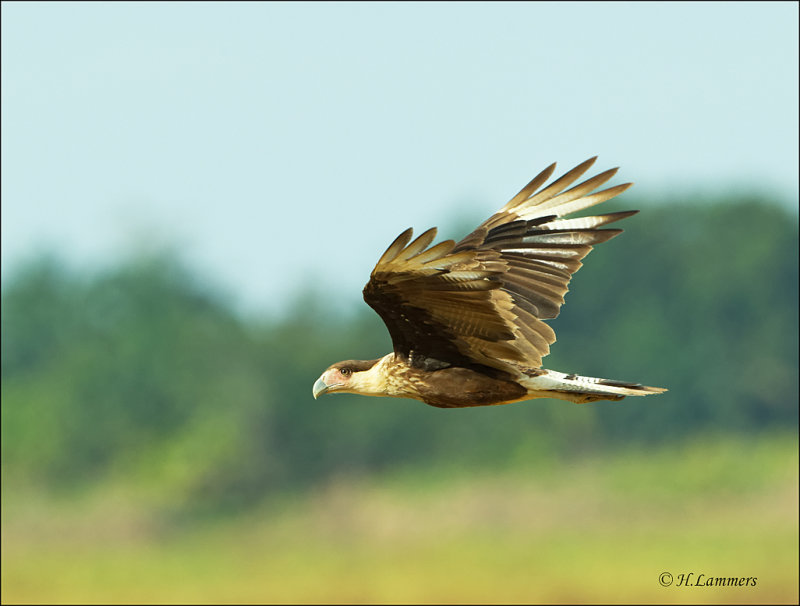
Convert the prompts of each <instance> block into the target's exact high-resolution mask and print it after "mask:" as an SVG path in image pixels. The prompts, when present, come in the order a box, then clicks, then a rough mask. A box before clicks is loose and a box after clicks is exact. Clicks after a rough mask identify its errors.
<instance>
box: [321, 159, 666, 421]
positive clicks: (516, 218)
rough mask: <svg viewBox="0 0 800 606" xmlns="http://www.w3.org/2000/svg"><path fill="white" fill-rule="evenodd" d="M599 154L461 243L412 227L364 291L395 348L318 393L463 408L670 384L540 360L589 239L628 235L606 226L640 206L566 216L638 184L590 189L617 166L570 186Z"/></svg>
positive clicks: (328, 375)
mask: <svg viewBox="0 0 800 606" xmlns="http://www.w3.org/2000/svg"><path fill="white" fill-rule="evenodd" d="M595 160H596V157H595V158H590V159H589V160H587V161H586V162H583V163H582V164H580V165H579V166H577V167H575V168H573V169H572V170H571V171H569V172H568V173H566V174H565V175H564V176H562V177H561V178H559V179H557V180H555V181H553V182H552V183H551V184H550V185H548V186H547V187H543V188H542V185H543V184H544V183H545V182H546V181H547V180H548V179H549V178H550V176H551V175H552V173H553V171H554V169H555V164H552V165H550V166H548V167H547V168H546V169H545V170H544V171H542V172H541V173H540V174H539V175H538V176H536V177H535V178H534V179H533V180H532V181H531V182H530V183H528V185H526V186H525V187H524V188H523V189H522V191H520V192H519V193H518V194H517V195H516V196H514V197H513V198H512V199H511V201H510V202H509V203H508V204H506V205H505V206H504V207H503V208H501V209H500V210H499V211H498V212H496V213H495V214H494V215H492V216H491V217H489V218H488V219H487V220H486V221H484V222H483V223H482V224H481V225H480V226H479V227H478V228H477V229H476V230H475V231H473V232H472V233H471V234H469V235H468V236H467V237H466V238H464V239H463V240H461V241H460V242H458V243H456V242H454V241H452V240H446V241H444V242H439V243H438V244H436V245H434V246H431V243H432V242H433V239H434V237H435V236H436V228H432V229H429V230H428V231H426V232H425V233H423V234H422V235H420V236H419V237H417V239H416V240H414V241H413V242H411V235H412V230H411V229H407V230H406V231H404V232H403V233H402V234H400V235H399V236H398V237H397V239H396V240H395V241H394V242H392V244H391V245H390V246H389V248H388V249H387V250H386V252H385V253H383V256H381V258H380V259H379V260H378V263H377V265H375V269H373V270H372V274H371V276H370V280H369V282H368V283H367V285H366V286H365V287H364V300H365V301H366V302H367V304H368V305H369V306H370V307H372V308H373V309H374V310H375V311H376V312H378V315H380V317H381V318H382V319H383V321H384V323H385V324H386V327H387V328H388V329H389V334H390V335H391V337H392V344H393V348H394V351H393V352H392V353H390V354H387V355H385V356H383V357H382V358H378V359H376V360H345V361H343V362H338V363H336V364H334V365H332V366H330V367H329V368H328V369H327V370H326V371H325V372H324V373H322V376H320V378H319V379H317V382H316V383H314V389H313V394H314V397H315V398H316V397H318V396H319V395H321V394H324V393H356V394H363V395H370V396H393V397H400V398H414V399H417V400H422V401H423V402H425V403H426V404H430V405H431V406H438V407H441V408H461V407H465V406H488V405H492V404H508V403H510V402H518V401H521V400H530V399H533V398H559V399H562V400H571V401H573V402H593V401H595V400H621V399H622V398H624V397H625V396H644V395H649V394H654V393H661V392H663V391H666V390H665V389H662V388H660V387H646V386H644V385H640V384H637V383H627V382H623V381H612V380H609V379H597V378H593V377H583V376H580V375H576V374H566V373H562V372H556V371H553V370H546V369H543V368H541V361H542V358H543V357H544V356H546V355H547V354H548V353H549V351H550V344H551V343H554V342H555V340H556V335H555V333H554V332H553V329H552V328H550V326H548V325H547V324H546V323H545V322H544V321H545V320H549V319H552V318H555V317H556V316H558V313H559V310H560V309H561V305H562V304H563V303H564V294H565V293H566V292H567V285H568V283H569V281H570V278H571V277H572V274H574V273H575V272H576V271H578V269H579V268H580V267H581V259H583V257H585V256H586V255H587V254H588V253H589V251H590V250H592V246H594V245H595V244H600V243H601V242H605V241H606V240H610V239H611V238H613V237H614V236H616V235H617V234H619V233H620V232H621V231H622V230H621V229H599V228H600V227H602V226H604V225H608V224H610V223H614V222H616V221H619V220H620V219H624V218H626V217H629V216H631V215H633V214H635V213H636V212H638V211H635V210H631V211H624V212H614V213H609V214H604V215H597V216H593V217H580V218H573V219H564V218H563V217H565V216H567V215H570V214H572V213H575V212H578V211H580V210H583V209H585V208H589V207H590V206H594V205H595V204H599V203H600V202H605V201H606V200H609V199H611V198H613V197H614V196H616V195H618V194H620V193H622V192H623V191H625V190H626V189H628V187H630V185H631V183H625V184H622V185H617V186H615V187H610V188H608V189H604V190H601V191H597V192H594V193H592V192H593V191H594V190H595V189H596V188H598V187H599V186H601V185H602V184H604V183H605V182H606V181H608V180H609V179H611V177H613V176H614V174H615V173H616V172H617V169H616V168H614V169H611V170H607V171H605V172H603V173H600V174H599V175H596V176H594V177H592V178H590V179H587V180H585V181H583V182H581V183H579V184H578V185H575V186H574V187H571V188H570V189H567V188H568V187H569V186H570V185H572V183H573V182H575V181H577V180H578V179H579V178H580V177H581V175H583V174H584V173H585V172H586V171H587V170H588V169H589V167H590V166H592V164H594V161H595ZM540 188H541V189H540ZM409 242H411V243H410V244H409Z"/></svg>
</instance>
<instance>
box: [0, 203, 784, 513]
mask: <svg viewBox="0 0 800 606" xmlns="http://www.w3.org/2000/svg"><path fill="white" fill-rule="evenodd" d="M628 204H630V205H631V206H635V202H634V203H630V202H629V203H628ZM610 210H613V209H610ZM623 227H625V229H626V233H625V234H624V235H623V236H622V237H620V238H618V239H616V240H614V241H613V242H611V243H609V244H607V245H603V246H600V247H598V249H597V250H596V251H595V252H593V253H592V255H590V256H589V257H588V258H587V259H586V264H587V265H588V266H589V269H588V270H583V271H581V272H579V273H578V274H577V275H576V277H575V279H574V280H573V283H572V290H574V291H575V292H574V293H570V294H568V296H567V305H566V306H565V307H564V308H563V309H562V314H561V316H560V317H559V318H558V319H557V320H555V321H554V322H553V323H552V324H553V326H554V328H555V330H556V333H557V334H558V337H559V340H558V342H557V343H556V344H555V345H554V346H553V353H552V354H551V355H550V356H549V357H548V358H546V359H545V365H546V366H547V367H548V368H554V369H557V370H566V371H570V372H580V373H581V374H587V375H595V376H604V377H609V378H614V379H622V380H636V381H640V382H643V383H647V384H651V385H659V386H664V387H668V388H669V389H670V391H669V392H668V393H667V394H664V395H662V396H658V397H653V398H649V399H647V400H645V401H640V400H634V399H631V398H629V399H626V400H623V401H622V402H620V403H597V404H593V405H585V406H574V405H569V404H566V403H564V402H555V401H549V400H538V401H534V402H530V403H520V404H514V405H511V406H501V407H489V408H478V409H466V410H458V411H448V410H440V409H435V408H431V407H427V406H425V405H423V404H421V403H419V402H412V401H402V400H395V399H389V398H381V399H378V398H371V399H370V398H362V397H358V396H346V395H340V396H336V397H325V398H321V399H320V400H317V401H315V400H313V399H312V398H311V385H312V383H313V381H314V379H315V378H316V377H317V376H318V375H319V374H320V373H321V372H322V370H323V369H324V368H325V367H327V366H328V365H329V364H330V363H332V362H334V361H337V360H340V359H345V358H349V357H353V358H373V357H378V356H380V355H383V354H385V353H387V352H388V351H390V350H391V343H390V340H389V337H388V333H387V332H386V329H385V328H384V326H383V324H382V323H381V321H380V319H379V318H378V316H377V315H376V314H374V313H373V312H372V310H370V309H369V308H368V307H367V306H366V305H361V306H360V307H359V308H358V309H357V310H354V311H353V313H352V314H350V315H348V314H343V313H341V312H336V311H331V310H330V309H329V308H328V307H327V306H326V301H325V293H319V292H314V291H306V292H301V293H298V294H297V295H296V298H295V300H294V301H287V310H288V312H287V315H286V316H285V317H282V318H280V319H271V320H268V321H261V322H257V321H252V320H245V319H242V318H240V317H237V316H236V314H234V313H233V311H232V310H231V306H230V305H229V304H228V303H227V302H226V301H225V300H224V298H222V297H221V296H220V295H219V294H217V293H215V292H214V291H213V290H211V289H210V288H209V287H208V286H207V285H205V284H204V283H202V282H201V281H200V280H199V279H198V278H196V277H195V276H193V274H192V273H191V272H188V271H187V270H185V269H184V268H182V266H181V264H180V263H179V262H178V261H177V260H176V259H175V258H174V256H172V255H169V254H165V253H162V254H156V255H152V256H146V257H141V258H137V259H133V260H131V261H130V262H128V263H126V264H123V265H121V266H119V267H117V268H114V269H113V270H111V271H107V272H105V273H102V274H99V275H94V276H86V275H76V274H75V273H72V272H70V271H67V270H66V269H65V268H64V267H63V266H62V265H60V264H59V262H58V260H57V259H55V258H54V257H52V256H49V257H43V258H41V259H39V260H37V261H35V262H32V263H30V264H28V265H25V266H22V267H19V268H17V271H16V272H15V273H14V274H13V275H11V276H9V277H8V278H7V279H6V280H5V281H4V287H3V293H2V308H3V309H2V311H3V313H2V465H3V477H4V482H8V481H15V479H26V480H30V481H36V482H40V483H43V484H45V485H47V486H51V487H59V486H60V487H75V486H81V485H85V484H87V483H91V482H97V481H102V480H103V479H104V478H107V477H109V476H110V475H113V474H117V475H119V474H122V477H124V478H126V479H127V481H130V482H136V483H137V485H139V486H142V487H148V486H149V487H151V488H152V492H153V493H154V494H156V493H157V494H159V495H160V496H159V498H161V499H162V500H163V501H164V503H165V504H166V505H167V506H170V507H178V508H184V509H186V508H187V506H188V505H187V504H191V505H192V507H193V508H194V509H198V508H199V509H203V508H210V509H214V508H219V507H239V506H244V505H247V504H249V503H252V502H254V501H256V500H258V499H260V498H263V497H264V496H265V495H268V494H270V493H271V492H272V491H279V490H283V489H285V488H287V487H299V486H303V485H307V484H308V483H309V482H314V481H317V480H319V479H321V478H325V477H330V476H332V475H335V474H342V473H345V474H353V473H374V472H378V471H380V470H383V469H387V468H389V467H393V466H407V467H421V466H431V465H442V464H444V465H448V466H451V467H457V466H464V467H465V468H466V467H468V468H470V469H471V468H473V467H474V466H476V465H482V466H489V467H491V466H495V465H505V464H508V463H509V462H513V461H515V460H525V461H531V460H532V459H539V460H546V459H547V457H551V456H577V455H579V454H580V453H581V452H585V451H587V450H592V449H597V448H602V447H605V446H608V445H610V444H613V443H615V442H630V441H640V442H651V441H654V440H667V439H676V438H682V437H685V436H686V435H688V434H697V433H702V432H707V431H714V432H720V431H733V432H747V431H758V430H761V429H768V428H774V427H791V428H794V429H796V427H797V422H798V408H797V401H798V400H797V399H798V383H797V366H798V342H797V341H798V321H797V305H798V295H797V293H798V272H797V253H798V250H797V242H798V230H797V217H796V216H795V215H792V214H791V213H789V212H788V211H787V210H785V209H783V208H781V207H779V206H776V205H773V204H769V203H767V202H765V201H761V200H757V199H751V200H746V199H743V200H722V201H719V202H718V203H715V204H704V203H697V204H692V205H691V206H690V205H672V206H669V207H667V206H662V207H658V208H651V209H649V210H648V211H647V212H645V213H642V214H641V215H637V216H636V217H633V218H631V219H629V220H627V221H626V224H625V225H624V226H623ZM378 252H380V251H378ZM365 279H366V278H365Z"/></svg>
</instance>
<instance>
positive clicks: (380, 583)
mask: <svg viewBox="0 0 800 606" xmlns="http://www.w3.org/2000/svg"><path fill="white" fill-rule="evenodd" d="M6 488H7V487H6ZM797 511H798V441H797V434H796V433H794V432H789V433H787V432H772V433H764V434H760V435H755V436H745V437H740V436H730V435H728V436H716V437H715V436H705V437H702V438H695V439H690V440H685V441H683V442H680V443H671V444H667V445H663V446H659V447H658V448H655V449H652V448H646V447H644V446H638V447H635V448H622V449H616V450H613V451H606V452H603V453H602V454H586V453H584V454H582V455H581V457H580V458H563V457H562V458H550V459H547V460H546V461H532V462H530V463H524V462H519V463H517V464H514V465H513V466H511V467H509V468H508V469H506V470H505V471H502V472H498V471H496V470H495V471H491V470H479V471H477V472H470V471H469V470H468V469H466V468H464V467H463V466H457V465H452V466H448V465H447V464H442V463H437V464H435V465H434V466H432V467H430V468H428V469H426V470H420V469H419V468H418V467H410V468H409V469H408V470H407V471H405V472H404V471H403V470H397V471H393V472H392V473H390V474H386V475H383V476H346V475H343V476H338V477H334V478H332V479H331V480H329V481H328V482H326V483H324V484H320V485H317V486H316V487H314V488H311V489H308V490H305V491H296V492H284V493H282V494H280V495H273V496H272V497H271V498H269V499H267V500H265V501H264V503H263V504H262V505H261V506H260V507H256V508H254V509H251V510H248V511H246V512H245V513H241V514H239V515H233V516H228V517H219V516H213V517H207V518H198V519H195V520H190V521H185V522H183V523H182V524H179V525H175V524H170V523H167V522H165V521H164V520H163V519H162V517H160V515H161V514H159V512H158V509H157V508H154V507H152V505H151V504H148V501H147V498H146V497H144V496H142V495H138V494H137V493H136V491H135V490H132V489H131V487H130V485H129V484H123V483H121V484H120V485H119V486H117V487H113V486H111V485H109V484H106V485H104V486H103V487H101V488H99V489H98V490H96V491H95V492H94V493H92V494H85V493H82V494H81V496H75V495H73V496H71V497H69V496H64V495H61V496H58V497H52V496H46V495H44V494H43V493H33V492H30V491H25V490H22V489H20V490H18V491H17V490H13V491H11V490H8V489H6V490H4V491H3V509H2V523H3V534H2V550H3V558H2V600H3V602H4V603H12V602H13V603H35V602H38V603H122V602H128V603H131V602H142V603H153V602H159V603H187V602H198V603H209V602H214V603H264V602H283V603H299V602H326V603H332V602H333V603H366V602H380V603H387V602H414V603H432V602H435V603H478V602H481V603H530V602H562V603H566V602H574V603H579V602H592V603H598V602H600V603H602V602H607V603H648V602H659V603H778V602H780V603H797V601H798V572H797V570H798V549H797V547H798V520H797ZM662 572H670V573H671V574H673V576H674V577H675V578H676V579H677V578H678V575H679V574H682V573H689V572H693V573H695V579H696V578H697V575H698V574H705V575H706V576H707V577H708V576H723V577H732V576H736V577H750V576H754V577H757V579H758V581H757V585H756V586H755V587H734V588H723V587H709V588H707V587H675V586H672V587H662V586H660V585H659V582H658V579H659V575H660V574H661V573H662Z"/></svg>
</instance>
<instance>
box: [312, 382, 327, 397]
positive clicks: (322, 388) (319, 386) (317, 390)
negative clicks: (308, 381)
mask: <svg viewBox="0 0 800 606" xmlns="http://www.w3.org/2000/svg"><path fill="white" fill-rule="evenodd" d="M328 389H329V386H328V384H327V383H325V381H323V380H322V377H320V378H319V379H317V382H316V383H314V389H313V391H312V393H313V394H314V399H315V400H316V399H317V398H318V397H319V396H321V395H322V394H324V393H325V392H326V391H328Z"/></svg>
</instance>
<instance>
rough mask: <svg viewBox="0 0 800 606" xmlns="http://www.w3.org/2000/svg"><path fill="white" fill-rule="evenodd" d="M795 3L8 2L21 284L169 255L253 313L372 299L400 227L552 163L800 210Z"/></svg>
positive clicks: (5, 247) (14, 251) (10, 257)
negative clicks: (320, 297) (768, 199)
mask: <svg viewBox="0 0 800 606" xmlns="http://www.w3.org/2000/svg"><path fill="white" fill-rule="evenodd" d="M797 23H798V4H797V3H794V2H783V3H769V2H759V3H745V2H735V3H600V2H598V3H522V2H513V3H473V2H470V3H458V2H446V3H286V4H284V3H255V2H246V3H230V2H226V3H212V2H203V3H188V2H187V3H183V2H181V3H82V4H73V3H28V2H25V3H23V2H19V3H17V2H4V3H3V4H2V268H3V272H4V275H5V274H6V273H7V270H9V269H13V267H14V266H16V265H17V264H19V263H20V261H21V260H23V259H25V258H28V257H29V256H30V255H32V254H34V253H35V252H36V251H37V250H41V249H43V248H47V249H50V250H55V251H57V252H59V253H61V254H63V255H64V256H65V257H66V258H67V259H68V260H69V261H70V262H71V263H73V264H75V265H77V266H88V267H102V266H107V265H108V264H111V263H113V262H114V261H115V260H117V259H119V258H121V257H124V256H125V255H128V254H130V253H131V252H132V251H136V250H140V249H148V248H158V247H160V246H165V245H168V246H173V247H175V248H176V249H177V250H178V251H179V252H180V253H181V254H182V255H183V256H184V258H185V259H186V260H187V261H188V262H189V264H190V265H191V266H192V267H195V268H196V269H197V270H198V272H199V273H200V274H201V275H203V276H207V277H209V278H210V279H212V281H213V282H214V283H216V284H218V285H220V286H221V287H222V288H223V289H224V290H226V291H227V292H229V293H230V294H231V296H232V297H233V298H234V299H235V300H237V301H239V302H240V303H241V304H242V305H243V307H244V308H246V309H249V310H255V311H274V310H278V309H283V308H285V307H286V306H287V305H289V304H290V303H291V300H292V293H294V292H295V291H296V289H297V288H299V286H300V285H301V284H303V283H305V282H307V281H312V280H313V282H314V283H315V284H316V285H317V287H318V289H319V290H324V289H327V288H332V289H333V290H334V291H335V293H336V294H335V295H333V299H334V300H341V301H345V302H355V301H357V300H358V299H359V298H360V289H361V287H362V286H363V284H364V283H365V282H366V280H367V277H368V275H369V271H370V270H371V268H372V266H373V265H374V263H375V261H376V260H377V258H378V256H379V255H380V253H381V252H383V250H384V249H385V248H386V246H387V245H388V244H389V242H391V240H392V239H393V238H394V237H395V236H396V235H397V234H398V233H400V232H401V231H402V230H403V229H405V228H406V227H409V226H414V227H415V228H416V229H417V230H424V229H425V228H427V227H429V226H432V225H446V224H453V223H457V222H459V218H463V219H475V218H483V216H488V214H490V213H491V212H493V211H494V210H496V208H498V207H499V206H501V205H502V204H504V203H505V202H506V200H507V199H508V198H509V197H511V196H512V195H513V194H514V193H516V191H517V190H518V189H519V188H520V187H521V186H522V185H524V184H525V183H526V182H527V181H528V180H529V179H530V178H531V177H532V176H533V175H534V174H535V173H536V172H538V171H539V170H540V169H542V168H544V166H546V165H547V164H549V163H550V162H553V161H558V163H559V170H566V169H568V168H571V166H573V165H575V164H577V163H578V162H580V161H582V160H584V159H586V158H587V157H589V156H592V155H599V156H600V158H599V160H598V163H597V165H596V166H597V169H598V170H603V169H605V168H609V167H611V166H621V167H622V168H621V171H620V175H619V177H620V178H619V179H617V181H616V182H622V181H627V180H632V181H634V182H635V183H636V187H635V188H634V190H631V193H630V194H626V195H629V196H633V195H636V198H637V201H638V200H639V199H641V197H642V196H644V197H645V198H648V197H651V198H653V199H658V200H660V201H661V203H668V201H669V199H670V198H672V197H675V198H678V197H680V196H685V195H687V194H689V193H698V194H711V195H713V194H716V193H730V192H732V191H736V190H739V189H746V190H748V191H753V190H762V191H764V192H766V193H767V194H770V195H774V196H776V197H779V198H780V199H782V200H784V201H785V203H786V204H788V205H792V206H795V205H796V204H797V196H798V181H797V179H798V176H797V165H798V25H797Z"/></svg>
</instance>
